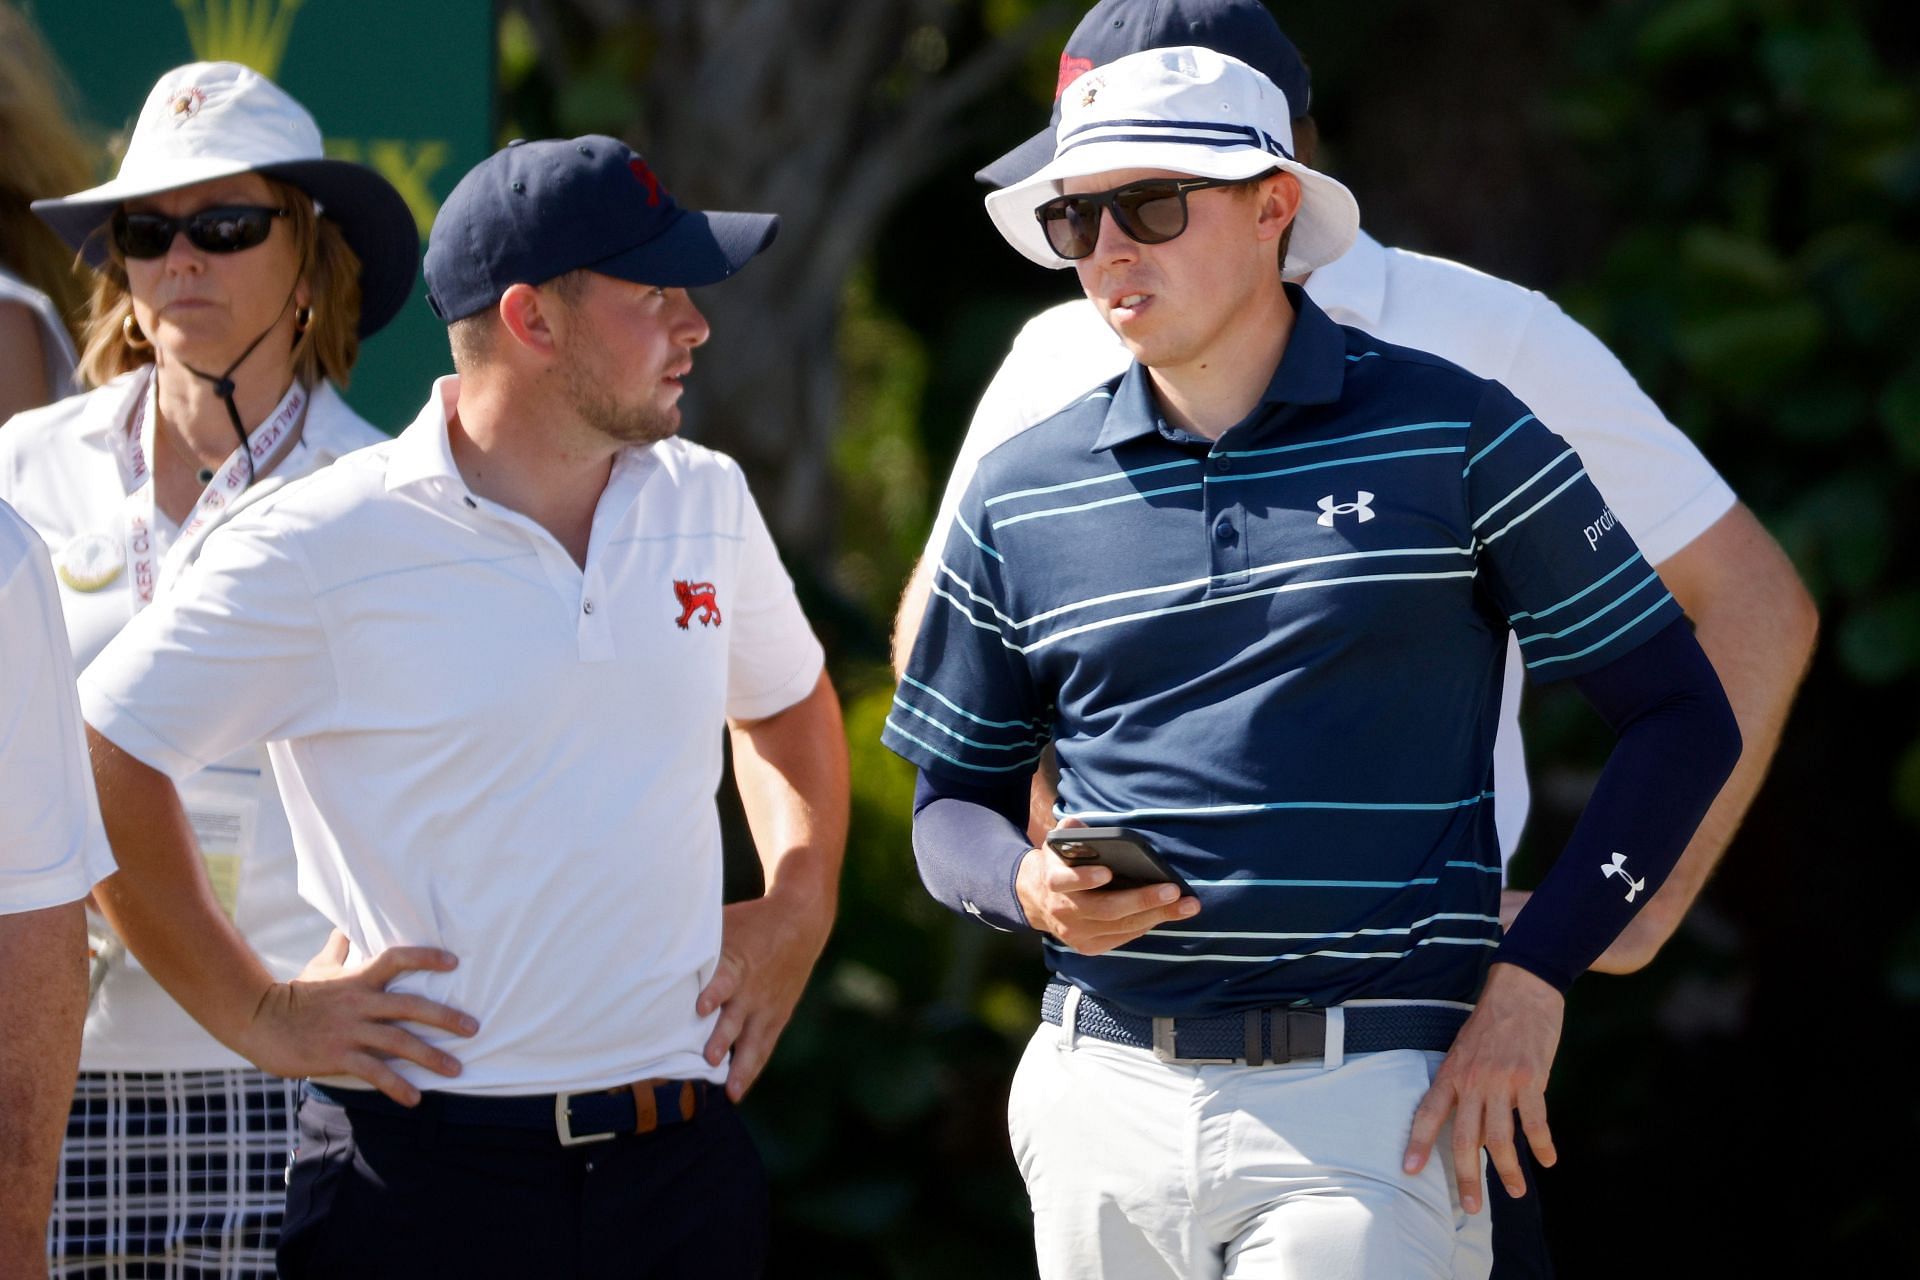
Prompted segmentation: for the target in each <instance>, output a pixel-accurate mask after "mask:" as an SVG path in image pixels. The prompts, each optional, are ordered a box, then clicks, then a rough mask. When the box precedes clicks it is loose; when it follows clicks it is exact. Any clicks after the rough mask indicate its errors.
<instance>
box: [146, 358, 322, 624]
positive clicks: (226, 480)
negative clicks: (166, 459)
mask: <svg viewBox="0 0 1920 1280" xmlns="http://www.w3.org/2000/svg"><path fill="white" fill-rule="evenodd" d="M149 367H151V366H149ZM159 383H160V380H159V378H158V377H156V376H155V375H154V374H152V373H149V374H148V375H147V386H146V390H145V391H144V392H143V393H142V394H141V395H140V397H139V398H138V399H137V400H136V401H135V402H134V411H133V416H132V418H131V419H130V420H129V421H128V423H127V425H126V429H125V430H122V431H117V432H115V433H114V434H113V437H112V438H113V442H114V445H115V452H116V453H117V454H118V455H119V461H120V472H121V479H122V481H123V482H124V483H125V485H126V489H127V498H126V514H127V568H128V570H129V572H128V575H127V577H128V581H129V583H130V584H131V586H132V589H133V611H134V612H135V613H138V612H140V610H142V609H144V608H145V607H146V606H148V605H150V604H152V603H153V599H154V596H155V594H156V593H157V592H158V590H159V588H160V584H161V583H162V582H171V581H172V580H173V578H174V577H175V575H177V574H178V573H179V572H180V570H181V569H183V568H185V567H186V566H187V565H188V564H190V563H192V561H193V558H194V556H196V555H197V554H199V550H200V544H201V543H202V542H204V541H205V540H206V537H207V535H208V534H209V533H211V532H213V529H214V526H215V525H217V524H219V523H220V521H221V519H222V518H224V517H225V515H226V513H227V512H228V510H229V509H230V508H231V507H232V506H233V504H234V503H235V502H236V501H237V500H238V499H239V497H240V495H241V494H242V493H243V492H245V491H246V488H247V482H248V479H249V477H250V476H253V475H259V474H261V473H263V472H267V471H271V470H272V469H273V468H274V466H275V465H276V464H278V463H279V462H280V460H281V459H282V458H284V457H286V455H287V452H288V450H290V449H291V448H292V447H293V445H294V442H295V441H297V440H298V439H299V438H300V427H301V424H302V421H303V420H304V418H305V417H306V412H307V400H308V396H307V389H306V388H305V387H303V386H301V385H300V383H299V382H298V381H295V382H294V384H293V385H292V386H291V387H289V388H287V394H286V395H284V396H282V397H281V398H280V403H279V404H278V405H275V406H274V410H273V412H272V413H271V414H268V415H267V420H266V421H265V422H264V423H262V424H261V425H260V427H259V428H258V429H257V430H255V431H254V432H253V434H251V435H249V436H248V437H247V443H246V447H245V448H241V447H239V446H235V448H234V450H233V452H232V453H231V454H229V455H228V457H227V460H226V461H225V462H224V463H222V464H221V465H220V469H219V470H218V471H216V472H214V475H213V479H212V480H211V481H209V482H208V484H207V487H206V488H205V489H204V490H202V491H201V493H200V497H199V500H198V501H196V502H195V503H194V504H193V510H191V511H189V512H188V513H187V518H186V519H185V520H184V521H182V522H181V525H180V534H179V536H178V537H177V538H175V539H174V543H173V547H172V549H170V550H169V551H168V552H167V555H166V559H165V560H164V561H163V562H160V563H156V561H158V560H159V557H157V556H156V555H155V554H154V499H155V494H154V482H153V473H152V471H151V470H150V469H149V467H148V465H147V459H148V458H149V457H151V456H153V433H154V432H155V431H157V430H158V429H159V420H160V415H159V411H158V410H159V403H158V402H159ZM249 452H251V453H252V454H253V465H252V468H251V469H249V467H248V465H247V454H248V453H249Z"/></svg>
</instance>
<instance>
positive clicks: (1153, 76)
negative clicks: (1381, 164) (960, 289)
mask: <svg viewBox="0 0 1920 1280" xmlns="http://www.w3.org/2000/svg"><path fill="white" fill-rule="evenodd" d="M1119 169H1167V170H1171V171H1172V172H1174V173H1186V174H1192V175H1193V176H1194V177H1196V178H1225V179H1228V180H1231V179H1235V178H1252V177H1256V176H1258V175H1260V174H1263V173H1266V172H1267V171H1268V170H1270V169H1284V170H1285V171H1286V172H1288V173H1291V174H1292V175H1293V176H1294V177H1295V178H1297V179H1299V181H1300V196H1301V198H1300V209H1299V212H1298V213H1296V214H1295V215H1294V222H1293V239H1292V240H1291V241H1290V242H1289V244H1288V246H1287V261H1286V266H1285V268H1284V272H1283V273H1284V274H1285V275H1288V276H1298V275H1303V274H1305V273H1306V272H1308V271H1311V270H1313V269H1314V268H1315V267H1323V266H1325V265H1327V264H1328V263H1329V262H1332V261H1333V260H1334V259H1335V258H1338V257H1339V256H1340V255H1341V254H1343V253H1345V252H1346V251H1347V249H1348V248H1349V247H1351V246H1352V244H1353V237H1354V234H1355V233H1356V232H1357V231H1358V230H1359V229H1360V209H1359V206H1358V205H1356V204H1355V203H1354V200H1353V193H1352V192H1350V191H1348V190H1347V189H1346V188H1345V187H1344V186H1341V185H1340V184H1339V183H1338V182H1335V181H1334V180H1333V179H1332V178H1329V177H1327V176H1326V175H1325V174H1323V173H1320V172H1318V171H1317V170H1314V169H1309V168H1308V167H1307V166H1306V165H1303V164H1301V163H1300V162H1299V161H1298V160H1295V159H1294V158H1293V121H1292V112H1291V111H1290V110H1289V109H1288V105H1287V99H1286V95H1285V94H1283V93H1281V92H1280V90H1279V89H1278V88H1276V87H1275V86H1274V83H1273V81H1271V80H1269V79H1267V78H1266V77H1265V76H1263V75H1261V74H1260V73H1259V72H1258V71H1255V70H1254V69H1253V68H1252V67H1250V66H1248V65H1247V64H1246V63H1244V62H1242V61H1240V60H1239V59H1238V58H1233V57H1229V56H1228V55H1226V54H1224V53H1216V52H1215V51H1213V50H1212V49H1204V48H1200V47H1198V46H1194V45H1188V46H1183V47H1181V48H1177V49H1148V50H1146V51H1144V52H1141V53H1133V54H1128V55H1127V56H1126V57H1124V58H1118V59H1115V60H1114V61H1113V62H1109V63H1108V64H1107V65H1105V66H1104V67H1098V68H1096V69H1094V70H1092V71H1089V72H1087V73H1086V74H1085V75H1083V76H1081V77H1080V78H1079V79H1078V80H1075V81H1074V82H1073V83H1072V84H1071V85H1069V86H1067V89H1066V92H1065V93H1063V94H1062V95H1061V98H1060V127H1059V129H1058V130H1056V132H1055V140H1054V150H1053V160H1052V161H1051V162H1050V163H1049V164H1047V165H1046V166H1045V167H1044V168H1042V169H1041V170H1040V171H1039V172H1038V173H1035V174H1034V175H1033V176H1032V177H1030V178H1027V179H1026V180H1024V181H1022V182H1017V183H1015V184H1014V185H1012V186H1010V187H1002V188H1001V189H1000V190H998V191H995V192H991V193H990V194H989V195H988V196H987V215H988V216H989V217H991V218H992V219H993V225H994V226H995V227H996V228H998V230H999V232H1000V234H1001V235H1003V236H1005V237H1006V239H1007V242H1008V243H1009V244H1011V245H1012V246H1013V247H1014V248H1016V249H1018V250H1019V251H1020V252H1021V253H1022V254H1024V255H1026V256H1027V257H1029V258H1031V259H1033V261H1035V262H1037V263H1039V264H1040V265H1041V266H1043V267H1070V266H1072V265H1073V263H1072V262H1071V261H1070V260H1068V259H1066V258H1062V257H1061V256H1060V255H1059V254H1057V253H1055V252H1054V251H1053V248H1052V246H1051V245H1049V244H1048V243H1047V237H1046V232H1045V231H1043V230H1042V229H1041V226H1040V220H1039V219H1038V218H1036V217H1035V216H1034V210H1036V209H1038V208H1039V207H1040V206H1041V205H1043V204H1045V203H1046V202H1047V201H1049V200H1051V199H1053V198H1054V197H1055V196H1057V195H1059V194H1060V182H1061V179H1063V178H1084V177H1088V176H1091V175H1093V174H1096V173H1109V172H1113V171H1115V170H1119Z"/></svg>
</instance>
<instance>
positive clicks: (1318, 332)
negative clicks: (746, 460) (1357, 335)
mask: <svg viewBox="0 0 1920 1280" xmlns="http://www.w3.org/2000/svg"><path fill="white" fill-rule="evenodd" d="M1286 290H1287V299H1288V301H1290V302H1292V303H1293V309H1294V322H1293V334H1292V336H1291V337H1290V338H1288V339H1287V349H1286V352H1285V353H1284V354H1283V355H1282V356H1281V357H1280V364H1279V367H1278V368H1276V369H1275V370H1274V371H1273V377H1272V378H1270V379H1269V380H1268V381H1267V389H1266V390H1265V391H1263V392H1262V393H1261V395H1260V404H1259V405H1258V406H1257V407H1256V408H1255V409H1254V414H1255V415H1258V414H1262V413H1265V412H1266V411H1267V407H1268V406H1277V405H1290V404H1332V403H1333V402H1334V401H1336V400H1338V399H1339V398H1340V386H1341V383H1342V382H1343V381H1344V379H1345V378H1346V363H1347V359H1346V339H1345V338H1344V337H1342V336H1341V333H1340V326H1339V325H1337V324H1335V323H1334V322H1333V321H1332V320H1330V319H1329V318H1328V317H1327V313H1326V312H1324V311H1322V310H1321V309H1320V308H1319V307H1317V306H1315V305H1314V304H1313V302H1312V300H1311V299H1309V298H1308V297H1307V294H1306V290H1304V289H1302V288H1301V287H1300V286H1299V285H1297V284H1289V285H1287V286H1286ZM1164 416H1165V415H1163V414H1162V413H1161V411H1160V406H1159V404H1158V403H1156V402H1155V400H1154V398H1153V393H1152V391H1151V390H1150V389H1149V387H1148V384H1147V370H1146V367H1145V366H1144V365H1142V364H1140V363H1139V362H1138V361H1135V362H1134V363H1133V364H1132V365H1130V366H1128V368H1127V372H1126V373H1125V374H1124V375H1122V377H1121V379H1120V386H1119V388H1118V389H1116V390H1115V391H1114V393H1113V407H1112V408H1111V409H1110V410H1108V412H1107V419H1106V422H1105V423H1103V424H1102V425H1101V428H1100V433H1099V434H1098V435H1097V436H1095V437H1094V441H1093V449H1094V451H1095V452H1098V451H1099V450H1102V449H1111V448H1113V447H1114V446H1115V445H1119V444H1124V443H1126V442H1127V441H1129V440H1138V439H1139V438H1140V437H1141V436H1144V435H1150V434H1152V433H1153V432H1154V431H1157V430H1158V429H1159V425H1160V422H1161V420H1162V419H1163V417H1164Z"/></svg>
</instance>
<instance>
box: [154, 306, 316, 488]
mask: <svg viewBox="0 0 1920 1280" xmlns="http://www.w3.org/2000/svg"><path fill="white" fill-rule="evenodd" d="M299 288H300V286H299V284H298V283H297V282H296V283H295V284H294V287H293V288H291V289H289V290H287V300H286V301H285V302H283V303H281V304H280V310H279V312H278V313H277V314H276V315H275V316H274V317H273V319H272V320H271V321H270V322H269V323H268V324H267V327H266V328H264V329H262V330H261V331H260V334H259V336H258V337H256V338H255V339H254V340H253V341H252V342H249V343H248V344H247V349H246V350H245V351H242V352H241V353H240V355H239V356H238V357H237V358H236V359H235V360H234V362H233V363H232V364H230V365H228V366H227V371H226V372H225V373H221V374H212V373H203V372H201V371H200V370H198V369H196V368H194V367H193V366H192V365H190V364H188V363H187V362H186V361H185V360H182V361H181V362H180V367H181V368H182V369H185V370H186V371H187V372H188V373H190V374H192V375H193V376H194V377H196V378H201V379H204V380H205V381H207V382H211V383H212V384H213V394H215V395H216V396H219V397H220V400H221V402H222V403H223V404H225V405H226V406H227V420H228V421H230V422H232V423H233V432H234V434H235V435H237V436H239V437H240V451H241V452H242V453H244V454H246V455H247V483H248V484H249V485H251V484H252V483H253V482H254V480H255V478H256V477H255V475H254V471H253V450H251V449H249V448H247V427H246V424H245V423H244V422H242V421H240V406H239V405H237V404H235V403H234V402H233V393H234V385H233V371H234V370H235V369H238V368H239V367H240V366H241V365H243V364H245V363H246V362H247V357H248V356H250V355H252V354H253V350H254V348H255V347H257V346H259V345H260V344H261V343H262V342H265V341H266V340H267V335H268V334H270V333H272V332H273V331H274V329H275V328H276V327H277V326H278V325H279V323H280V317H281V316H284V315H286V314H287V308H288V307H290V306H292V305H293V295H294V294H295V293H296V292H298V291H299Z"/></svg>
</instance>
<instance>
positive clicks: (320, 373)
mask: <svg viewBox="0 0 1920 1280" xmlns="http://www.w3.org/2000/svg"><path fill="white" fill-rule="evenodd" d="M261 176H262V177H263V178H265V177H266V175H264V174H262V175H261ZM266 183H267V185H268V186H269V187H271V188H272V189H273V195H274V198H275V199H276V200H278V201H279V202H280V205H281V207H282V208H284V209H286V211H287V225H288V228H289V229H290V230H291V231H292V233H293V239H294V245H295V247H296V248H297V249H298V251H299V255H300V271H299V274H300V276H301V277H302V278H304V279H305V280H306V282H307V285H308V288H309V289H310V290H311V294H312V298H313V303H312V305H313V321H312V323H310V324H309V325H308V326H307V330H306V332H305V333H302V334H300V335H299V336H298V337H296V338H295V339H294V340H293V376H294V377H296V378H298V379H300V381H301V383H302V384H303V385H305V386H309V387H310V386H312V385H314V383H316V382H318V381H319V380H320V379H321V378H327V379H329V380H331V381H332V382H333V384H334V385H335V386H337V387H345V386H346V385H347V379H348V378H349V377H350V376H351V375H352V373H353V364H354V361H355V360H357V359H359V358H360V333H359V328H360V255H358V254H356V253H355V252H354V251H353V249H352V247H351V246H350V245H348V244H347V238H346V236H345V235H343V234H342V233H341V231H340V227H339V224H337V223H335V222H333V221H332V220H331V219H328V218H323V217H320V216H318V215H316V214H315V213H314V211H313V201H312V199H311V198H309V197H308V195H307V193H306V192H304V191H302V190H300V189H299V188H298V187H294V186H290V185H288V184H287V183H284V182H279V181H276V180H274V179H272V178H266ZM105 243H106V246H107V260H106V261H105V262H103V263H101V264H100V266H99V268H98V269H97V270H95V272H94V274H93V295H92V296H91V297H90V298H89V299H88V300H87V322H86V324H85V326H84V328H83V330H82V334H81V341H80V375H81V376H82V377H83V378H85V379H86V380H87V382H88V384H89V385H91V386H96V387H97V386H100V385H102V384H103V383H106V382H110V381H111V380H113V379H114V378H116V377H118V376H119V375H121V374H123V373H125V372H127V370H129V369H137V368H139V367H140V366H141V365H143V364H151V363H152V362H153V350H152V349H151V348H150V347H142V348H140V349H137V350H136V349H135V348H133V347H131V346H129V345H127V340H126V334H125V330H124V329H123V326H124V325H125V324H126V323H127V320H128V318H129V317H131V316H132V315H133V295H132V294H131V293H130V292H129V291H128V287H127V264H126V259H125V258H123V257H122V256H121V254H120V246H119V245H117V244H115V243H114V242H113V237H112V236H106V237H105ZM135 323H138V322H135Z"/></svg>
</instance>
